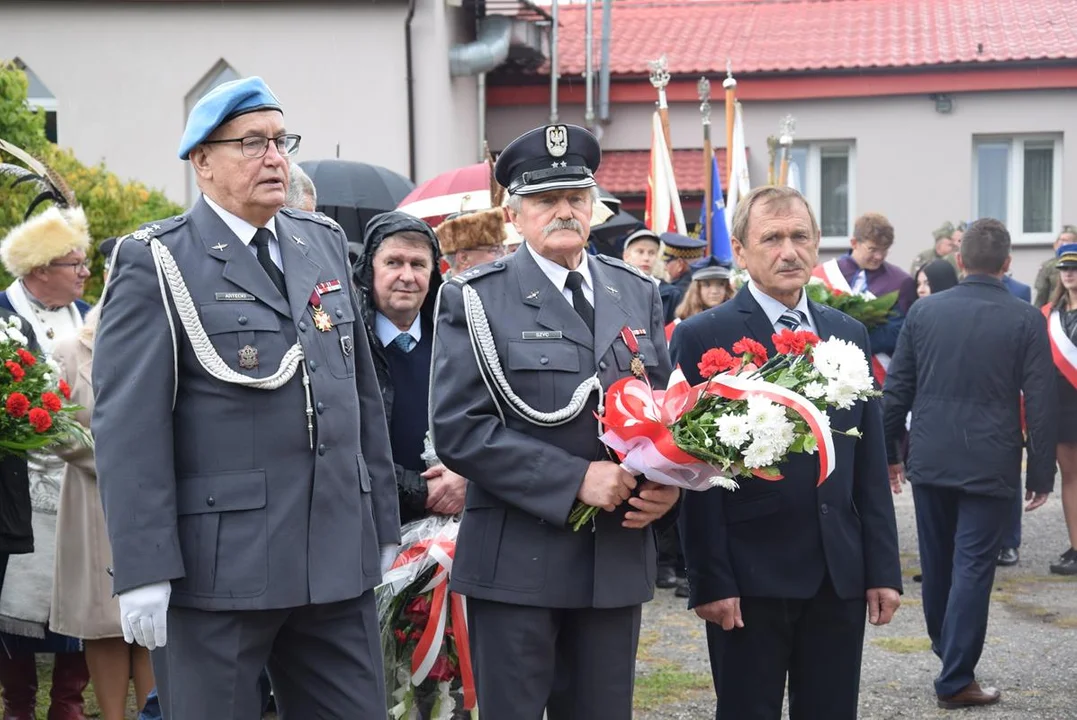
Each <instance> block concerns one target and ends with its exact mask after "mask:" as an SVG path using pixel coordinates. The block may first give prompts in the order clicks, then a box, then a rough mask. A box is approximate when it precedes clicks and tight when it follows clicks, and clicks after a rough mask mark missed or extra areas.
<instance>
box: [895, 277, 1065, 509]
mask: <svg viewBox="0 0 1077 720" xmlns="http://www.w3.org/2000/svg"><path fill="white" fill-rule="evenodd" d="M1055 382H1056V380H1055V369H1054V363H1053V362H1052V359H1051V348H1050V345H1049V343H1048V339H1047V324H1046V322H1045V321H1044V318H1043V315H1042V314H1041V313H1040V312H1039V311H1038V310H1037V309H1036V308H1035V307H1033V306H1032V305H1030V304H1029V303H1027V302H1023V301H1021V300H1019V299H1018V298H1016V297H1015V296H1013V295H1011V294H1010V293H1009V292H1007V290H1006V288H1005V287H1004V286H1003V284H1002V282H1000V281H999V280H997V279H995V278H993V277H990V276H986V275H973V276H970V277H968V278H966V279H965V280H964V281H963V282H962V283H961V284H960V285H958V286H957V287H954V288H952V289H950V290H946V291H945V292H942V293H938V294H932V295H930V296H928V297H926V298H923V299H921V300H919V301H917V302H916V303H915V304H914V305H913V306H912V309H910V310H909V315H908V317H907V318H906V319H905V327H904V328H902V331H901V337H900V338H899V340H898V346H897V350H896V352H895V353H894V357H893V359H892V360H891V363H890V370H889V373H888V375H887V378H886V386H885V387H884V400H885V425H886V435H887V438H888V440H889V441H890V442H888V444H887V447H888V448H890V450H891V455H890V458H889V460H890V462H891V464H893V463H896V462H897V454H896V450H895V448H894V442H895V441H896V440H897V439H898V438H900V437H901V435H902V433H903V432H904V431H905V417H906V415H907V414H908V413H909V411H910V410H911V411H912V424H911V431H910V434H909V462H908V477H909V480H910V481H911V482H913V483H922V484H924V485H933V486H939V487H951V488H960V489H961V490H964V491H965V492H969V493H976V494H980V495H990V496H995V497H1013V495H1014V493H1016V492H1018V488H1019V487H1020V475H1021V449H1022V432H1021V394H1022V392H1023V393H1024V400H1025V413H1026V418H1027V427H1028V440H1027V445H1028V462H1027V468H1028V476H1027V481H1026V484H1027V487H1028V489H1029V490H1033V491H1035V492H1050V491H1051V489H1052V488H1053V487H1054V477H1055V442H1056V416H1057V411H1058V409H1057V392H1058V390H1057V387H1056V385H1055Z"/></svg>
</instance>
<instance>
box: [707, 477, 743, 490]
mask: <svg viewBox="0 0 1077 720" xmlns="http://www.w3.org/2000/svg"><path fill="white" fill-rule="evenodd" d="M707 482H709V483H710V484H711V487H720V488H722V489H723V490H729V491H730V492H733V491H736V490H739V489H740V485H738V484H737V481H736V480H734V479H733V478H727V477H722V476H721V475H715V476H714V477H712V478H709V479H708V480H707Z"/></svg>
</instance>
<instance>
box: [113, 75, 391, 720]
mask: <svg viewBox="0 0 1077 720" xmlns="http://www.w3.org/2000/svg"><path fill="white" fill-rule="evenodd" d="M299 139H300V138H299V135H296V134H293V133H290V132H288V131H287V130H286V128H285V125H284V114H283V110H282V108H281V104H280V102H279V101H278V100H277V98H276V96H275V95H274V94H273V93H272V92H271V91H270V90H269V88H268V87H267V86H266V84H265V83H264V82H263V81H262V80H261V79H260V78H256V77H252V78H246V79H243V80H237V81H234V82H230V83H225V84H223V85H221V86H219V87H217V88H214V89H213V90H212V91H210V92H209V93H208V94H207V95H206V96H205V97H204V98H202V100H200V101H199V102H198V104H197V105H196V106H195V107H194V109H193V110H192V111H191V114H190V117H189V118H188V122H187V128H186V130H185V131H184V134H183V139H182V141H181V142H180V148H179V156H180V157H181V158H183V159H186V160H188V161H189V162H190V164H191V168H192V170H193V171H194V173H195V176H196V178H197V180H198V186H199V188H200V189H201V190H202V196H201V197H200V198H199V199H198V200H197V201H196V202H195V204H194V207H192V208H191V210H190V211H188V212H186V213H184V214H183V215H180V216H178V217H174V218H168V219H163V220H158V221H157V222H154V223H152V224H149V225H146V226H144V227H143V228H142V229H140V230H138V231H137V232H135V233H133V234H132V235H129V236H127V237H124V238H121V239H120V240H119V241H118V242H117V247H116V250H115V252H114V254H113V265H112V268H111V274H110V279H109V284H108V286H107V288H106V291H105V293H104V295H103V297H102V312H101V324H100V328H99V330H98V334H97V343H96V349H95V357H94V364H93V384H94V390H95V392H96V399H97V402H96V407H95V409H94V415H93V430H94V436H95V439H96V441H97V442H96V461H97V471H98V482H99V485H100V489H101V496H102V499H103V501H104V508H105V515H106V518H107V522H108V530H109V537H110V540H111V544H112V553H113V562H114V567H113V586H114V589H115V591H116V593H117V594H118V595H119V604H120V615H121V624H122V627H123V632H124V637H125V638H126V639H127V641H128V642H137V643H138V644H140V645H144V646H146V647H148V648H150V649H151V650H152V651H153V660H154V670H155V674H156V679H157V683H158V690H159V693H160V699H161V705H162V709H163V711H164V716H165V717H166V718H168V719H169V720H208V719H209V718H212V719H213V720H218V719H220V720H228V719H229V718H232V719H235V720H249V718H255V717H261V698H260V693H259V683H258V679H259V675H260V673H261V671H262V668H263V666H268V669H269V674H270V676H271V678H272V681H273V688H274V692H275V695H276V700H277V707H278V710H279V712H280V717H281V718H283V719H285V720H288V719H291V720H307V719H308V718H330V717H331V718H374V717H384V716H385V708H386V700H385V690H384V687H385V685H384V674H383V670H382V660H381V650H380V641H379V637H380V635H379V628H378V619H377V613H376V610H375V603H374V591H373V588H374V587H375V586H376V585H377V584H378V583H379V582H380V580H381V573H382V570H383V568H384V567H385V564H386V563H388V562H391V561H392V559H393V557H394V555H395V549H396V546H397V544H398V542H399V530H400V525H399V514H398V510H397V498H396V485H395V481H394V476H393V460H392V456H391V455H390V450H389V448H390V445H389V436H388V431H387V429H386V422H385V413H384V410H383V409H382V403H381V394H380V391H379V389H378V384H377V379H376V378H377V376H376V374H375V372H374V368H373V365H372V362H371V355H370V348H369V345H368V342H367V337H366V333H365V332H364V331H363V328H362V326H361V325H357V324H356V318H357V317H358V308H357V305H356V300H355V296H354V294H353V293H352V292H351V286H350V281H349V266H348V261H347V240H346V238H345V236H344V233H343V232H342V231H341V229H340V227H339V226H337V225H336V223H334V222H333V221H331V220H329V219H327V218H325V217H324V216H322V215H319V214H317V213H310V212H305V211H302V210H297V209H293V208H287V207H285V202H286V192H287V189H288V157H289V156H291V155H294V154H295V152H296V150H298V148H299ZM146 428H152V431H151V432H145V431H136V432H132V429H136V430H144V429H146ZM166 640H167V642H166Z"/></svg>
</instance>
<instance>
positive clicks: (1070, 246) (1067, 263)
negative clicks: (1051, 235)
mask: <svg viewBox="0 0 1077 720" xmlns="http://www.w3.org/2000/svg"><path fill="white" fill-rule="evenodd" d="M1055 257H1056V258H1057V262H1056V263H1055V267H1056V268H1058V269H1059V270H1073V269H1077V243H1066V244H1065V245H1060V246H1059V247H1058V252H1056V253H1055Z"/></svg>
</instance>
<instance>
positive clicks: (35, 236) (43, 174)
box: [0, 138, 90, 277]
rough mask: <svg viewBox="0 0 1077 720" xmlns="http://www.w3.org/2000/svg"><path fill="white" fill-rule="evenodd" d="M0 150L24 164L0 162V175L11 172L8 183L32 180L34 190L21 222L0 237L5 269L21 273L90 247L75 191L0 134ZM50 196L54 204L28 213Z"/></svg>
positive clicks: (12, 272) (84, 216) (84, 219)
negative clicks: (42, 210)
mask: <svg viewBox="0 0 1077 720" xmlns="http://www.w3.org/2000/svg"><path fill="white" fill-rule="evenodd" d="M0 150H3V151H5V152H7V153H8V154H10V155H12V156H14V157H16V158H18V159H19V160H21V161H22V162H23V163H25V165H26V167H23V166H21V165H13V164H11V163H0V176H2V175H11V176H14V178H15V182H14V183H12V187H14V186H16V185H18V184H20V183H24V182H25V183H33V184H34V185H36V186H37V189H38V194H37V196H35V197H34V199H33V200H31V201H30V206H29V207H28V208H27V209H26V214H25V215H24V216H23V217H24V220H23V223H22V224H21V225H17V226H15V227H14V228H12V229H11V231H10V232H8V234H7V235H6V236H5V237H4V239H3V241H0V261H2V262H3V264H4V267H5V268H6V269H7V271H8V272H9V273H11V274H12V275H14V276H15V277H23V276H25V275H27V274H29V273H30V271H31V270H33V269H34V268H38V267H42V266H44V265H48V264H49V263H50V262H52V261H53V260H55V259H56V258H58V257H63V256H64V255H67V254H68V253H70V252H73V251H75V250H82V251H83V252H85V251H87V250H89V248H90V227H89V222H88V221H87V220H86V213H85V212H84V211H83V210H82V208H81V207H79V204H78V200H77V199H76V198H75V193H74V192H72V191H71V188H70V187H68V185H67V183H66V182H64V179H63V178H62V177H60V176H59V175H58V174H57V173H56V172H55V171H53V170H52V169H51V168H49V167H48V166H46V165H45V163H43V162H41V161H40V160H38V159H37V158H35V157H33V156H32V155H30V154H29V153H28V152H26V151H24V150H22V149H20V148H18V147H16V146H14V145H12V144H11V143H9V142H7V141H5V140H3V139H2V138H0ZM46 200H51V201H52V202H53V203H54V205H53V207H50V208H48V209H47V210H45V212H43V213H41V214H39V215H35V216H34V217H30V214H31V213H32V212H33V211H34V210H35V209H36V208H37V206H38V205H40V204H41V203H43V202H45V201H46Z"/></svg>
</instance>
